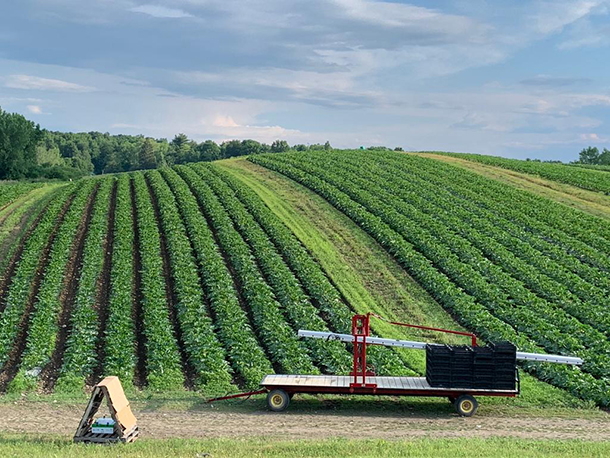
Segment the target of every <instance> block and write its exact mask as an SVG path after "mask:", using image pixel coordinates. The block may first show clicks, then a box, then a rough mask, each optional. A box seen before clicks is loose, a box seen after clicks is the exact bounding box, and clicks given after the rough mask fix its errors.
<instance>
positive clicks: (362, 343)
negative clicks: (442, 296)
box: [350, 315, 377, 390]
mask: <svg viewBox="0 0 610 458" xmlns="http://www.w3.org/2000/svg"><path fill="white" fill-rule="evenodd" d="M369 320H370V316H369V315H354V316H353V318H352V335H353V336H354V368H353V375H354V381H353V382H352V383H350V389H351V390H353V389H354V388H373V389H376V388H377V384H376V383H366V376H367V364H366V346H367V342H366V338H367V337H368V335H369ZM358 377H361V378H362V382H358Z"/></svg>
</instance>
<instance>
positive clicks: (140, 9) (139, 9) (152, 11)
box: [130, 5, 193, 19]
mask: <svg viewBox="0 0 610 458" xmlns="http://www.w3.org/2000/svg"><path fill="white" fill-rule="evenodd" d="M130 11H133V12H134V13H143V14H147V15H149V16H152V17H157V18H171V19H179V18H187V17H193V15H192V14H190V13H187V12H186V11H183V10H179V9H176V8H167V7H165V6H160V5H140V6H136V7H134V8H131V9H130Z"/></svg>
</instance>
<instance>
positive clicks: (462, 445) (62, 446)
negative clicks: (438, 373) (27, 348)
mask: <svg viewBox="0 0 610 458" xmlns="http://www.w3.org/2000/svg"><path fill="white" fill-rule="evenodd" d="M354 427H357V425H355V426H354ZM406 434H408V432H406ZM609 454H610V443H609V442H586V441H574V440H572V441H547V440H526V439H516V438H489V439H484V438H459V439H427V438H425V439H423V438H422V439H406V440H399V441H386V440H346V439H325V440H304V441H283V440H278V439H275V438H256V439H238V440H236V439H208V440H191V439H167V440H154V439H142V440H139V441H136V442H135V443H132V444H115V445H112V446H100V445H85V444H74V443H71V442H70V441H69V440H66V439H63V438H57V437H53V436H47V435H2V434H0V456H3V457H21V456H28V457H30V458H34V457H92V458H93V457H108V456H121V457H124V458H127V457H133V458H136V457H138V458H144V457H159V456H167V457H169V456H172V457H190V458H193V457H234V458H239V457H259V456H260V457H262V456H264V457H338V456H341V457H394V456H396V457H438V458H443V457H447V458H455V457H490V458H493V457H503V458H512V457H515V458H517V457H518V458H527V457H570V456H574V457H603V456H608V455H609Z"/></svg>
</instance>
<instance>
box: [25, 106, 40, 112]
mask: <svg viewBox="0 0 610 458" xmlns="http://www.w3.org/2000/svg"><path fill="white" fill-rule="evenodd" d="M28 110H29V111H30V113H33V114H42V108H40V106H39V105H28Z"/></svg>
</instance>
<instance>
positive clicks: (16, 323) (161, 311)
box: [0, 165, 414, 392]
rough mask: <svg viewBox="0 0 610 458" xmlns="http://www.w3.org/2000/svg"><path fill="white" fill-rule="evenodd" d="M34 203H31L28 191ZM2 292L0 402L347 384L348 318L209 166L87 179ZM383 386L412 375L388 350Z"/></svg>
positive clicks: (261, 209)
mask: <svg viewBox="0 0 610 458" xmlns="http://www.w3.org/2000/svg"><path fill="white" fill-rule="evenodd" d="M25 191H26V190H24V192H25ZM14 251H15V253H16V255H15V256H14V258H13V259H11V262H10V263H9V265H8V266H7V268H6V272H5V277H6V279H7V281H6V282H5V284H3V285H2V290H1V291H0V322H1V324H2V326H1V330H0V365H1V367H2V371H1V372H0V390H1V391H3V392H20V391H21V392H23V391H39V392H53V391H60V392H73V391H75V390H82V389H83V388H85V387H86V386H87V385H91V384H93V383H95V381H97V380H99V379H100V378H101V377H102V376H104V375H109V374H118V375H119V376H120V377H121V379H122V380H123V381H124V383H125V384H127V385H133V386H134V387H137V388H146V389H149V390H152V391H164V390H177V389H182V388H187V389H204V390H206V391H209V392H227V391H232V390H236V389H239V388H244V387H250V388H252V387H256V386H257V385H258V383H259V382H260V380H261V378H262V377H263V376H264V375H265V374H269V373H273V372H295V373H306V374H316V373H320V372H325V373H343V374H345V373H348V371H349V369H350V367H351V355H350V354H349V353H348V351H347V349H346V348H345V347H344V346H343V345H342V344H340V343H338V342H331V343H328V344H326V343H325V342H321V341H308V342H306V341H303V340H299V339H298V338H297V335H296V331H297V330H298V329H300V328H308V329H316V330H333V331H340V332H347V331H349V328H350V325H351V314H352V311H351V309H350V307H349V305H348V304H347V303H346V301H345V300H344V299H343V298H342V297H341V295H340V293H339V292H338V291H337V289H336V287H335V286H334V285H333V284H332V283H331V281H330V280H329V278H328V276H327V275H326V273H325V272H324V271H323V270H322V269H321V267H320V266H319V265H318V264H317V262H316V261H315V260H314V259H313V258H312V257H311V255H310V254H309V253H308V251H307V250H306V249H305V248H304V247H303V246H302V245H301V243H300V242H299V241H298V240H297V239H296V237H295V236H294V234H292V232H291V231H290V230H289V229H288V228H287V227H286V226H285V225H284V224H283V223H282V221H281V220H279V219H278V218H277V217H276V216H275V215H274V214H273V212H271V211H270V209H269V208H267V207H266V206H265V204H264V203H263V202H262V201H261V200H260V199H259V198H258V197H257V195H256V194H255V193H253V192H252V191H251V190H250V189H249V188H247V186H245V185H244V184H242V183H241V182H240V181H239V180H236V179H234V178H233V177H231V176H229V175H228V174H226V173H225V172H223V171H222V170H221V169H219V168H217V167H214V166H210V165H192V166H189V167H186V166H179V167H176V168H175V169H163V170H160V171H156V170H155V171H149V172H135V173H132V174H123V175H119V176H116V177H115V176H108V177H104V178H100V179H88V180H81V181H79V182H76V183H72V184H70V185H67V186H64V187H62V188H60V189H58V190H56V191H55V192H54V194H53V195H52V197H51V198H49V199H48V201H47V202H45V203H44V205H41V208H40V209H39V214H38V215H37V218H36V220H35V221H30V227H29V230H28V231H27V233H26V234H25V235H24V237H23V238H22V239H19V240H16V241H15V247H14ZM372 358H373V360H374V362H375V364H376V365H377V367H378V370H379V371H380V372H382V373H388V374H389V373H398V374H412V373H414V371H413V370H411V369H409V368H408V367H407V365H405V362H404V361H403V360H402V359H401V358H400V357H399V356H398V355H397V354H396V353H394V352H393V351H390V350H387V349H378V350H375V351H373V352H372Z"/></svg>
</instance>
